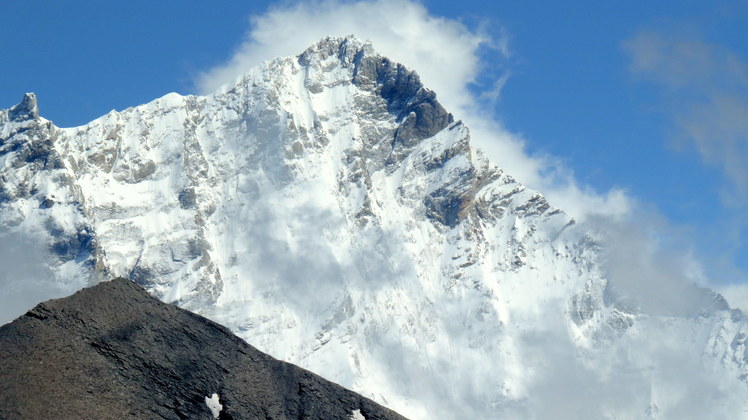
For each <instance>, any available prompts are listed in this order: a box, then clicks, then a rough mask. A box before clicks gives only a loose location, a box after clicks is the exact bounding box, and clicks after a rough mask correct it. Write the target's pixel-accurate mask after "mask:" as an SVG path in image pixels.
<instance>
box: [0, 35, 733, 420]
mask: <svg viewBox="0 0 748 420" xmlns="http://www.w3.org/2000/svg"><path fill="white" fill-rule="evenodd" d="M31 102H32V101H30V100H29V99H28V97H27V99H24V102H22V104H21V105H18V106H16V107H14V108H11V109H10V110H7V111H2V112H0V180H1V181H0V182H1V183H0V203H1V204H0V223H1V224H2V225H3V226H5V227H7V228H8V229H9V230H10V231H12V232H14V233H17V232H21V233H23V232H26V233H28V234H33V235H36V236H41V237H42V238H43V239H44V241H45V243H47V244H48V245H49V249H50V256H49V258H48V265H49V267H50V270H52V272H53V274H54V276H55V278H56V279H57V281H58V282H59V283H60V284H64V285H67V286H68V287H71V288H73V287H81V286H83V285H84V284H88V283H95V282H97V281H98V280H99V279H101V278H112V277H117V276H121V277H125V278H128V279H130V280H131V281H133V282H135V283H137V284H139V285H142V286H143V287H145V288H146V289H147V290H148V291H149V292H150V293H151V294H153V295H154V296H156V297H158V298H160V299H162V300H164V301H166V302H173V303H176V304H178V305H180V306H182V307H184V308H187V309H190V310H193V311H195V312H198V313H200V314H201V315H203V316H206V317H208V318H211V319H214V320H216V321H218V322H220V323H222V324H224V325H227V326H228V327H229V328H231V330H232V331H234V332H236V333H237V334H238V335H239V336H241V337H242V338H245V339H247V340H248V341H249V342H251V343H253V345H256V346H258V348H260V349H261V350H262V351H265V352H267V353H269V354H271V355H273V356H274V357H278V358H280V359H282V360H286V361H289V362H293V363H296V364H299V365H300V366H302V367H304V368H308V369H310V370H313V371H315V372H318V373H320V374H322V375H324V376H325V377H328V378H330V379H332V380H334V381H336V382H338V383H341V384H342V385H344V386H347V387H351V388H352V389H354V390H356V391H358V392H360V393H362V394H364V395H365V396H367V397H371V398H372V399H374V400H375V401H378V402H381V403H383V404H385V405H387V406H390V407H392V408H393V409H395V410H397V411H398V412H401V413H403V414H405V415H407V416H409V417H413V418H431V417H433V413H435V412H436V413H439V417H441V418H495V417H496V416H499V417H525V418H531V417H533V416H539V417H541V418H542V417H548V416H550V413H553V412H554V410H556V409H564V410H571V411H570V412H571V413H575V411H574V407H571V406H569V405H568V404H565V401H568V400H573V399H574V398H577V397H578V395H577V396H575V395H572V394H573V392H572V390H573V389H574V388H575V387H576V386H579V387H582V388H583V389H584V390H585V391H583V393H585V395H587V394H589V395H596V394H595V393H596V392H599V390H608V389H610V390H611V392H610V395H608V396H609V397H610V398H592V397H590V400H593V401H596V402H595V403H591V405H590V407H592V408H590V410H592V411H590V413H592V414H590V417H593V418H604V417H605V416H610V415H613V416H618V417H628V418H647V417H653V418H662V417H663V416H664V417H665V418H668V416H671V417H672V416H675V415H676V414H677V413H679V412H680V411H678V410H679V409H681V408H682V407H683V405H684V404H686V403H687V402H689V401H693V400H694V399H693V395H704V393H703V392H702V391H701V389H702V388H699V387H695V386H694V387H692V388H689V387H688V386H686V384H684V383H683V381H680V380H679V379H678V376H677V375H670V374H669V372H670V371H669V370H662V371H660V370H657V369H654V368H652V367H653V366H659V364H660V360H664V359H667V360H674V358H673V357H667V358H664V357H663V356H662V354H669V353H668V352H670V351H673V352H681V353H683V352H686V353H687V354H688V355H689V356H688V357H689V359H688V360H692V356H691V354H692V353H693V354H696V355H698V356H694V357H696V358H698V360H699V362H698V363H692V364H693V365H694V366H697V365H698V366H700V365H699V364H700V363H702V362H701V359H700V358H701V355H702V354H703V355H704V356H703V357H704V362H703V365H704V366H706V367H705V369H707V370H708V371H709V372H710V373H709V374H708V375H707V374H705V376H704V377H705V378H706V377H709V378H712V377H715V378H733V379H734V381H732V382H730V383H729V384H728V386H726V389H727V388H730V387H739V388H735V389H744V387H745V383H744V382H741V381H745V379H742V380H740V379H739V378H746V377H748V355H747V354H748V353H746V352H745V345H744V341H745V339H744V337H745V336H746V334H747V333H748V329H747V328H746V326H745V321H744V320H743V317H742V314H740V313H739V312H738V311H731V310H730V309H729V308H728V307H727V305H726V304H725V303H724V301H723V300H720V299H719V298H718V297H716V296H715V295H713V294H710V293H708V292H706V291H701V290H696V291H694V293H693V294H694V296H696V297H697V298H695V299H693V303H689V304H688V305H690V306H689V307H688V308H687V310H685V309H683V308H678V309H679V310H678V311H675V310H669V309H668V308H667V307H665V306H662V307H658V305H659V303H658V301H657V299H652V298H650V301H651V303H652V305H642V304H640V302H637V301H636V299H635V297H634V298H632V297H631V296H629V295H627V294H626V293H625V292H626V291H627V289H625V288H621V287H618V288H615V287H612V286H615V285H611V283H610V278H609V273H608V272H607V271H606V269H605V268H604V263H605V258H604V256H605V254H604V252H603V251H602V249H603V248H602V247H603V245H602V243H601V241H600V240H599V238H598V235H597V234H596V233H595V231H594V230H592V229H590V228H589V227H586V226H584V225H582V224H580V223H576V222H575V221H574V220H573V219H572V218H570V217H569V216H568V215H566V214H565V213H564V212H563V211H562V210H560V209H556V208H554V207H553V205H552V204H551V203H549V202H548V201H547V200H546V198H545V197H544V196H543V195H542V194H540V193H538V192H536V191H532V190H529V189H528V188H526V187H524V186H523V185H522V184H520V183H519V182H517V181H516V180H515V179H513V178H512V177H511V176H510V175H509V174H506V173H505V172H504V171H502V170H501V169H500V168H499V167H497V166H496V165H495V164H493V163H491V162H489V161H488V160H487V159H485V158H484V157H483V156H482V155H481V154H480V152H479V151H476V150H473V149H472V148H471V147H470V133H469V130H468V128H467V127H465V125H464V124H462V122H460V121H456V120H455V119H454V118H453V116H452V115H451V114H449V112H447V110H445V109H444V108H443V107H442V106H441V105H440V104H439V103H438V101H437V97H436V94H435V93H434V92H432V91H430V90H429V89H428V88H426V87H424V86H423V85H422V84H421V82H420V80H419V78H418V76H417V75H416V73H415V72H413V71H412V70H410V69H408V68H406V67H404V66H403V65H400V64H397V63H393V62H392V61H390V60H389V59H388V58H386V57H383V56H381V55H379V54H377V53H376V52H375V51H374V49H373V48H372V47H371V46H370V45H369V44H368V43H365V42H362V41H360V40H358V39H356V38H355V37H346V38H325V39H323V40H321V41H320V42H318V43H316V44H315V45H313V46H311V47H310V48H309V49H307V50H306V51H304V52H303V53H302V54H300V55H299V56H296V57H284V58H278V59H275V60H272V61H269V62H266V63H264V64H262V65H260V66H259V67H256V68H254V69H251V70H250V71H249V72H248V73H247V74H246V75H244V76H243V77H242V78H240V79H239V80H238V81H237V83H236V84H234V85H227V86H225V87H223V88H221V89H219V91H217V92H215V93H214V94H211V95H208V96H180V95H177V94H168V95H166V96H164V97H162V98H159V99H157V100H155V101H153V102H151V103H148V104H145V105H141V106H137V107H134V108H129V109H126V110H124V111H120V112H115V111H112V112H111V113H109V114H107V115H105V116H102V117H101V118H98V119H96V120H94V121H92V122H91V123H89V124H87V125H84V126H80V127H73V128H58V127H56V126H54V124H52V123H51V122H49V121H47V120H45V119H43V118H41V117H37V116H36V114H35V111H33V110H35V109H36V108H35V106H32V105H31ZM24 104H25V105H24ZM30 109H31V110H32V111H29V110H30ZM14 110H15V111H14ZM22 110H26V111H22ZM22 115H27V116H28V115H33V118H19V116H22ZM635 276H636V275H635ZM78 279H86V280H85V281H84V282H80V281H79V280H78ZM635 280H636V281H640V280H639V279H635ZM619 286H620V285H619ZM640 288H642V289H643V290H646V289H647V284H642V285H640ZM652 290H655V289H652ZM665 292H667V291H665ZM653 307H657V308H656V309H657V310H651V311H650V309H651V308H653ZM668 334H672V341H668V340H664V338H665V337H666V336H668V337H669V335H668ZM651 337H658V338H661V339H663V340H664V341H657V340H652V339H650V338H651ZM683 337H689V338H688V339H683ZM741 337H743V338H741ZM642 342H643V343H645V344H646V345H644V344H641V343H642ZM653 343H663V344H662V346H667V348H666V349H665V348H662V347H656V348H652V347H651V345H652V344H653ZM673 343H675V344H673ZM658 345H660V344H658ZM684 349H686V350H687V351H686V350H684ZM681 353H678V354H681ZM611 366H624V367H625V369H624V370H625V371H626V372H627V373H626V375H627V376H626V379H627V381H630V383H631V384H635V385H632V387H633V388H634V389H637V390H644V389H646V390H648V391H647V392H644V391H641V392H640V391H637V392H635V395H631V394H628V393H626V392H623V391H619V390H618V386H619V385H618V383H617V382H615V381H614V380H613V379H612V378H613V377H614V375H613V376H612V375H608V376H605V375H604V374H603V373H605V372H609V371H610V369H611ZM564 369H568V371H565V370H564ZM589 372H592V373H589ZM576 375H583V378H584V379H579V380H577V381H576V382H574V384H575V385H574V386H568V385H567V383H566V382H565V381H567V380H568V378H578V376H576ZM584 375H586V376H584ZM731 380H732V379H731ZM689 384H690V383H689ZM676 385H677V386H676ZM699 386H701V384H700V383H699ZM710 387H711V385H710ZM706 388H707V389H711V388H709V387H706ZM673 389H679V390H681V391H679V392H680V393H675V394H673V392H674V391H673ZM720 389H721V388H720ZM549 390H550V391H549ZM551 391H552V392H556V393H558V392H562V391H563V392H568V393H569V394H563V395H562V396H560V397H556V398H540V397H538V396H539V395H543V393H545V392H551ZM741 392H742V391H741ZM708 395H710V396H711V397H710V398H712V399H713V400H710V401H712V403H713V404H712V403H710V404H712V406H716V407H728V408H729V410H733V408H734V407H736V405H735V404H737V406H740V407H748V403H746V401H745V398H743V397H742V395H748V393H745V392H743V393H736V392H727V391H726V392H724V393H719V392H717V393H713V394H708ZM733 397H735V398H737V399H738V400H740V401H741V402H740V403H734V401H733ZM726 400H729V402H730V403H729V404H728V403H726V402H725V401H726ZM552 404H556V405H555V406H553V407H554V409H551V408H548V407H550V405H552ZM740 404H743V405H740ZM705 406H709V404H706V405H705ZM653 407H656V409H655V408H653ZM728 408H725V410H727V409H728ZM690 412H691V413H696V411H693V410H692V411H690ZM729 412H730V413H732V412H733V411H729ZM610 413H614V414H610ZM652 413H655V414H652ZM658 413H659V414H658ZM707 414H713V413H707ZM569 416H573V414H569ZM577 417H578V416H577ZM727 417H729V416H727Z"/></svg>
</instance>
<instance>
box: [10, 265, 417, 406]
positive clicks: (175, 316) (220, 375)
mask: <svg viewBox="0 0 748 420" xmlns="http://www.w3.org/2000/svg"><path fill="white" fill-rule="evenodd" d="M0 383H2V386H1V387H0V418H2V419H8V420H11V419H82V418H90V419H123V418H140V419H146V418H163V419H201V418H204V419H209V418H220V419H235V420H239V419H341V420H349V419H351V418H352V417H353V416H354V414H358V415H360V416H363V418H365V419H367V420H372V419H404V418H403V417H402V416H400V415H398V414H397V413H395V412H393V411H391V410H388V409H386V408H384V407H381V406H380V405H378V404H376V403H374V402H372V401H371V400H369V399H367V398H364V397H362V396H360V395H358V394H356V393H354V392H352V391H349V390H347V389H345V388H343V387H341V386H339V385H336V384H334V383H332V382H329V381H327V380H325V379H322V378H321V377H319V376H317V375H315V374H314V373H311V372H309V371H306V370H304V369H301V368H299V367H296V366H293V365H291V364H289V363H285V362H281V361H279V360H276V359H274V358H272V357H270V356H268V355H266V354H264V353H262V352H260V351H259V350H257V349H255V348H254V347H252V346H250V345H249V344H247V343H246V342H245V341H243V340H242V339H240V338H239V337H237V336H235V335H234V334H233V333H231V331H229V330H228V329H227V328H225V327H223V326H221V325H218V324H216V323H214V322H212V321H210V320H208V319H205V318H203V317H201V316H199V315H196V314H194V313H191V312H188V311H185V310H183V309H179V308H177V307H174V306H171V305H167V304H164V303H161V302H160V301H158V300H157V299H155V298H153V297H151V296H150V295H148V293H146V292H145V290H143V289H142V288H140V287H139V286H137V285H135V284H134V283H132V282H131V281H129V280H126V279H122V278H120V279H115V280H112V281H106V282H102V283H99V284H98V285H96V286H94V287H91V288H88V289H84V290H81V291H79V292H77V293H75V294H74V295H72V296H69V297H66V298H63V299H55V300H50V301H47V302H44V303H40V304H39V305H37V306H36V307H34V308H33V309H31V310H29V311H28V312H27V313H26V314H25V315H23V316H21V317H20V318H18V319H16V320H15V321H13V322H12V323H10V324H6V325H4V326H2V327H0ZM214 394H215V396H214ZM214 402H215V403H214ZM218 404H220V405H221V407H219V406H218ZM359 418H360V417H359Z"/></svg>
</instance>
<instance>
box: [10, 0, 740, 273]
mask: <svg viewBox="0 0 748 420" xmlns="http://www.w3.org/2000/svg"><path fill="white" fill-rule="evenodd" d="M383 1H385V0H383ZM343 3H346V4H350V2H343ZM343 3H341V2H338V3H336V4H337V5H338V6H340V5H341V4H343ZM379 3H382V2H379ZM379 3H376V4H379ZM388 3H389V8H390V9H392V7H393V6H392V5H393V4H395V5H397V4H398V3H399V4H406V3H407V4H412V3H408V2H404V1H399V2H398V1H394V0H393V1H389V2H388ZM306 4H307V5H309V4H310V3H309V2H307V3H306ZM331 4H332V3H329V2H328V3H327V6H326V7H327V8H328V9H325V7H318V6H319V5H318V4H317V5H314V4H312V5H311V6H308V7H307V9H304V8H301V9H298V8H297V9H294V7H296V6H295V5H296V3H289V2H284V3H278V2H261V1H253V2H240V1H221V0H217V1H212V2H197V1H177V0H164V1H158V2H153V1H141V0H135V1H130V2H116V3H115V2H107V3H106V4H104V3H103V2H92V1H65V2H51V1H23V2H21V1H9V2H5V3H4V5H3V13H2V16H0V23H1V24H0V53H2V56H3V57H4V60H3V65H2V67H0V107H3V108H5V107H9V106H12V105H13V104H15V103H17V102H18V100H20V98H21V96H22V94H23V93H24V92H36V93H37V95H38V97H39V104H40V108H41V113H42V115H43V116H44V117H45V118H47V119H50V120H52V121H54V122H55V123H56V124H57V125H58V126H63V127H66V126H74V125H79V124H84V123H86V122H88V121H90V120H91V119H93V118H96V117H97V116H100V115H102V114H105V113H107V112H108V111H109V110H111V109H124V108H127V107H129V106H134V105H138V104H141V103H144V102H148V101H150V100H152V99H155V98H156V97H159V96H162V95H164V94H166V93H168V92H172V91H176V92H179V93H182V94H189V93H198V92H200V91H201V90H203V89H204V87H205V83H203V82H204V81H205V75H206V74H211V73H210V72H211V71H212V70H214V69H216V68H219V69H220V68H222V66H225V65H226V63H227V62H230V61H231V60H232V57H234V58H236V57H237V55H241V54H245V55H246V54H249V55H250V56H251V57H252V59H256V58H257V57H260V56H261V54H263V53H268V54H269V53H271V52H273V51H275V50H274V49H273V48H272V45H271V46H270V47H268V46H267V45H265V44H262V42H266V43H270V44H272V41H273V40H272V39H271V40H270V41H267V40H265V41H257V40H256V39H255V40H254V41H253V40H252V38H251V33H252V31H253V30H255V32H254V33H255V35H257V34H258V33H259V35H258V36H261V35H262V34H266V35H268V36H271V37H272V36H275V37H277V39H278V40H279V42H280V41H281V39H280V38H283V41H285V40H286V38H293V37H294V36H295V33H296V32H297V31H301V30H302V28H300V27H299V26H298V25H293V22H295V21H288V22H286V21H283V19H290V18H289V17H288V16H291V15H293V14H292V13H287V14H283V13H280V12H278V11H281V12H283V11H284V10H295V11H296V12H298V13H297V14H299V13H301V14H302V15H303V14H304V13H306V15H304V16H307V18H308V19H310V18H309V16H312V18H314V16H316V18H319V15H315V14H314V12H313V11H310V10H313V9H315V8H316V9H323V10H331V9H333V8H335V7H336V6H335V5H331ZM376 4H375V6H376ZM421 4H422V5H423V8H424V10H425V13H426V14H427V16H426V17H424V15H417V16H415V17H413V19H415V20H418V19H421V20H423V19H426V18H429V19H439V18H443V19H442V21H443V22H446V24H457V25H461V26H462V29H459V28H458V29H455V28H454V27H452V26H449V25H447V26H439V25H436V26H433V25H432V26H430V28H436V29H435V30H441V29H439V28H447V29H449V30H454V31H456V32H455V33H456V34H463V35H465V34H467V35H466V37H465V39H466V41H465V42H467V43H469V42H470V39H478V38H480V39H482V40H483V42H482V43H481V44H480V45H479V46H478V47H476V48H475V49H474V50H472V51H471V52H470V53H471V54H472V55H470V56H469V57H468V56H465V57H467V58H471V57H474V58H477V60H478V62H477V63H476V64H475V67H474V68H472V67H471V68H470V69H467V70H465V72H467V73H465V72H463V73H459V72H457V73H454V74H453V73H449V72H446V75H445V77H444V79H445V80H441V81H440V82H439V83H440V85H444V86H448V82H449V77H452V76H453V75H454V77H455V80H456V82H455V83H458V84H459V83H462V82H461V81H460V80H462V81H464V80H467V79H470V78H474V79H475V83H470V84H468V85H467V89H469V90H470V93H471V94H472V95H474V97H475V98H483V99H481V100H479V101H478V102H477V103H479V105H480V107H481V110H482V112H483V113H486V114H489V115H488V117H485V115H484V117H485V118H489V119H491V120H492V121H494V122H498V123H499V124H500V125H501V127H502V128H503V129H505V130H506V131H507V132H509V133H512V136H513V138H515V139H518V140H517V141H519V142H520V143H521V144H522V145H523V147H524V151H523V153H525V154H526V155H528V156H530V157H533V158H538V157H541V158H542V159H545V160H542V159H541V160H540V161H542V162H546V161H553V162H554V165H556V166H558V167H562V168H563V170H564V171H566V172H568V173H573V179H574V183H575V184H577V185H578V186H579V188H581V189H583V190H585V191H588V192H589V191H591V192H590V193H589V194H592V195H595V194H598V195H600V196H603V197H605V196H606V194H609V192H610V191H623V192H624V193H625V195H626V197H628V199H629V200H631V201H632V202H635V203H636V205H637V207H638V208H640V209H643V210H642V211H643V212H642V213H639V214H646V215H648V216H647V217H652V218H656V219H657V220H658V223H657V226H658V228H659V229H660V231H659V232H660V235H661V236H662V238H665V239H663V241H664V242H667V243H669V244H670V245H669V246H673V247H675V248H678V249H679V250H680V251H683V252H686V251H688V250H689V249H691V250H692V252H695V253H697V254H698V255H700V256H701V260H702V262H703V263H704V264H705V265H706V266H707V267H708V269H707V272H708V274H709V275H710V276H711V277H712V278H713V279H714V280H716V281H718V282H724V283H730V282H734V281H744V280H745V277H744V274H743V273H745V272H746V271H747V270H748V242H746V239H747V238H748V229H747V227H748V219H747V218H746V215H747V214H748V213H746V209H747V208H748V165H743V163H742V162H745V161H748V126H747V125H748V29H746V28H748V26H747V25H746V24H745V22H748V1H724V2H720V1H714V2H704V1H659V2H644V1H633V2H591V1H577V2H556V1H535V2H507V1H499V2H495V3H493V4H492V5H490V6H489V5H486V3H485V2H478V1H470V0H467V1H462V2H446V1H424V2H422V3H421ZM395 8H396V7H395ZM302 9H303V10H302ZM268 10H272V11H275V12H277V13H275V14H273V13H272V12H271V13H270V14H268ZM299 10H301V12H299ZM351 10H354V9H351ZM388 10H389V9H388ZM251 16H254V17H255V20H250V17H251ZM279 16H280V17H279ZM340 16H342V17H338V19H345V16H346V15H340ZM270 17H273V19H275V18H277V19H276V20H273V19H270ZM263 18H265V20H263ZM351 18H352V19H353V17H351ZM359 18H360V17H358V18H357V19H359ZM380 18H381V19H386V18H387V15H386V14H383V16H381V17H380ZM263 22H265V23H266V24H268V25H271V26H272V25H273V24H276V25H280V26H282V27H281V28H271V29H268V28H265V29H263V30H264V31H265V32H262V31H263V30H258V29H257V28H258V27H260V26H262V23H263ZM258 25H259V26H258ZM284 25H287V27H285V26H284ZM447 29H445V31H446V30H447ZM248 33H249V34H250V35H248ZM471 36H475V37H474V38H471ZM364 37H366V36H364ZM476 37H477V38H476ZM248 39H249V41H248ZM423 42H424V45H426V43H428V42H431V44H432V45H434V43H436V45H437V47H438V42H439V39H438V38H433V39H430V41H429V39H424V40H423ZM263 45H265V46H264V47H262V48H260V46H263ZM288 45H292V44H288ZM374 46H375V48H378V45H377V44H376V42H375V44H374ZM289 48H291V47H289ZM249 50H251V51H249ZM247 51H249V52H247ZM253 51H255V52H256V54H255V52H253ZM279 51H280V50H279ZM295 52H300V49H299V51H295ZM253 54H254V55H253ZM465 57H462V56H460V57H456V60H463V59H466V58H465ZM265 58H268V59H269V58H272V57H265ZM249 62H251V60H250V61H249ZM228 68H229V70H231V68H230V66H228ZM416 70H417V71H419V72H422V71H423V72H428V71H429V69H419V68H416ZM232 71H235V70H232ZM456 71H457V70H456ZM460 77H463V79H460ZM465 78H467V79H465ZM499 82H505V83H499ZM498 87H500V89H499V90H496V88H498ZM491 91H496V92H500V93H499V94H498V97H491V96H490V95H482V94H484V93H486V92H491ZM437 94H440V91H439V90H437ZM450 95H452V94H451V93H449V92H445V95H444V96H445V98H447V99H449V98H448V97H452V96H450ZM486 98H488V99H486ZM452 111H453V112H454V110H452ZM473 112H477V111H475V110H473ZM459 117H460V116H459V115H458V118H459ZM497 155H498V157H497V158H496V160H497V162H498V163H499V165H500V166H506V167H511V166H512V165H513V164H514V160H512V161H511V162H508V161H504V162H502V154H501V153H497ZM506 156H509V155H508V154H507V155H506ZM537 161H538V160H535V162H537ZM556 166H554V167H556ZM541 169H542V168H541ZM529 183H530V184H532V182H529ZM655 215H657V216H655Z"/></svg>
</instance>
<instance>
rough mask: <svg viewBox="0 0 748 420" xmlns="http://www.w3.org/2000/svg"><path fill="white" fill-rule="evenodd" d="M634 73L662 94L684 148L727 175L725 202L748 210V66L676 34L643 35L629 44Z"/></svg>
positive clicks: (720, 50) (690, 37) (723, 50)
mask: <svg viewBox="0 0 748 420" xmlns="http://www.w3.org/2000/svg"><path fill="white" fill-rule="evenodd" d="M624 49H625V50H626V52H627V53H628V54H629V56H630V59H631V65H630V70H631V72H632V73H633V74H634V75H636V76H637V77H640V78H642V79H644V80H647V81H650V82H653V83H654V84H655V85H656V86H658V87H660V88H661V93H662V98H663V101H664V102H665V110H666V112H667V113H668V116H669V118H670V120H671V122H672V124H673V126H674V127H675V129H676V132H677V138H678V140H679V141H680V142H681V144H685V145H687V146H692V147H694V148H695V149H696V150H697V151H698V152H699V154H700V156H701V158H702V159H703V161H704V162H705V163H707V164H709V165H713V166H716V167H718V168H720V169H721V170H722V172H723V173H724V175H725V176H726V178H727V179H728V181H729V183H730V187H729V188H725V189H724V191H723V201H724V202H725V203H726V204H728V205H730V206H743V205H746V204H748V165H745V162H746V161H747V160H748V118H746V115H748V66H746V63H745V61H744V60H743V59H742V58H741V57H740V56H739V55H737V54H736V53H735V52H733V51H731V50H730V49H728V48H726V47H724V46H721V45H717V44H711V43H707V42H704V41H702V40H700V39H698V37H695V36H693V35H683V34H680V33H676V32H672V31H665V30H659V31H642V32H639V33H638V34H637V35H636V36H634V37H633V38H631V39H630V40H628V41H626V42H625V43H624Z"/></svg>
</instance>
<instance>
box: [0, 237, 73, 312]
mask: <svg viewBox="0 0 748 420" xmlns="http://www.w3.org/2000/svg"><path fill="white" fill-rule="evenodd" d="M48 254H49V252H48V250H47V247H46V244H45V243H44V241H43V240H42V238H40V237H36V236H34V235H30V234H26V233H20V232H14V231H11V230H9V229H6V228H2V229H0V267H2V270H0V290H2V293H0V325H2V324H5V323H7V322H10V321H12V320H13V319H15V318H17V317H19V316H21V315H23V314H24V313H25V312H26V311H27V310H28V309H30V308H32V307H34V306H35V305H36V304H37V303H39V302H41V301H44V300H47V299H52V298H57V297H62V296H65V295H66V294H69V293H71V292H73V291H75V289H74V288H73V289H71V288H70V287H65V286H66V285H64V284H61V283H60V282H57V281H56V280H55V277H54V275H53V273H52V271H51V270H50V269H49V266H48V265H47V262H46V261H47V256H48Z"/></svg>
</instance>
